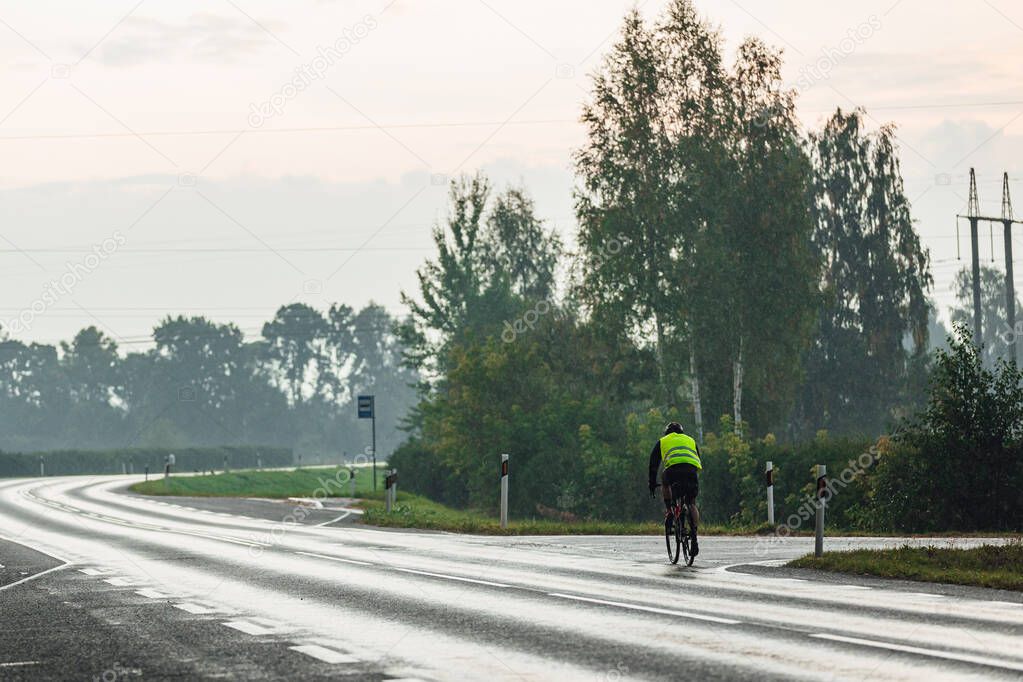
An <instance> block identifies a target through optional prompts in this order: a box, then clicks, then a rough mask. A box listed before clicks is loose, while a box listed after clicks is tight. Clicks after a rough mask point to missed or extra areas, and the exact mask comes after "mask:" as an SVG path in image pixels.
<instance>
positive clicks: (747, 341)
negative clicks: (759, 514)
mask: <svg viewBox="0 0 1023 682" xmlns="http://www.w3.org/2000/svg"><path fill="white" fill-rule="evenodd" d="M781 64H782V60H781V53H780V51H778V50H774V49H771V48H769V47H768V46H766V45H765V44H764V43H763V42H761V41H760V40H757V39H748V40H747V41H745V42H744V43H743V44H742V45H741V46H740V47H739V51H738V56H737V59H736V63H735V67H734V69H733V72H732V75H731V78H730V91H731V93H732V94H731V96H730V97H729V98H728V101H729V105H730V106H729V112H730V120H728V121H726V122H725V124H724V125H722V126H721V128H720V131H721V133H720V134H721V136H722V137H723V138H724V139H723V140H722V142H721V145H720V146H721V148H722V150H723V151H724V152H725V153H724V154H722V155H721V158H726V157H727V158H728V162H727V163H718V164H717V166H718V168H719V169H720V170H721V173H722V177H721V178H720V182H718V183H716V185H715V186H716V187H717V188H718V189H719V192H718V196H717V197H716V198H715V204H716V205H717V206H719V207H721V209H720V211H719V213H718V215H717V216H716V219H715V220H714V221H713V222H711V223H710V224H708V226H707V229H706V231H705V233H704V234H703V238H702V239H701V243H700V247H699V248H698V250H697V255H698V264H699V272H700V277H699V280H698V288H699V289H700V291H701V292H702V293H703V295H704V299H705V300H704V302H703V304H702V305H700V306H699V308H700V310H702V311H705V312H704V314H703V315H702V316H701V318H700V320H699V322H698V325H699V328H701V330H703V331H702V333H701V334H700V338H701V340H703V341H704V343H703V344H701V345H702V355H703V356H704V357H707V358H708V359H710V360H712V362H710V363H709V364H710V366H711V367H715V368H719V371H720V368H724V367H730V369H731V372H730V377H728V378H730V379H731V381H730V382H729V381H727V380H726V377H725V376H723V375H722V376H718V377H713V376H708V379H709V381H710V382H711V383H710V385H712V386H716V387H717V391H715V393H717V394H718V395H729V394H730V395H731V399H732V400H731V403H732V416H733V423H734V426H735V429H736V430H737V431H738V430H740V429H741V428H742V425H743V423H744V421H745V420H747V419H748V420H749V421H751V422H752V423H754V424H756V425H759V426H760V427H762V428H767V427H769V426H772V425H774V424H776V423H778V422H779V421H780V420H781V419H782V418H783V417H784V416H785V415H786V414H787V412H788V410H789V409H790V408H791V406H792V402H793V400H794V398H795V394H796V390H797V389H798V387H799V385H800V378H801V377H800V359H801V355H802V353H803V352H804V351H805V350H806V347H807V345H808V343H809V336H810V331H811V327H812V324H813V321H814V314H815V312H816V310H817V304H818V299H817V296H816V291H817V282H818V276H819V274H818V273H819V270H818V262H817V258H816V254H815V253H814V252H813V249H812V245H811V240H812V235H813V220H812V216H811V207H810V188H809V181H810V177H811V168H810V162H809V158H808V157H807V155H806V153H805V151H804V150H803V146H802V139H801V136H800V132H799V123H798V121H797V119H796V116H795V102H794V93H793V92H792V91H788V90H785V89H784V88H783V86H782V77H781ZM706 311H715V313H716V314H707V312H706ZM723 354H727V356H726V357H722V355H723ZM751 359H752V361H751ZM722 374H723V373H722ZM715 379H716V381H715ZM729 384H730V385H729ZM729 389H730V390H729ZM744 389H748V390H745V391H744ZM744 396H749V398H747V400H746V402H748V403H751V404H752V407H753V410H752V411H750V412H747V413H744V412H743V409H742V407H743V398H744ZM716 403H717V404H720V401H716ZM720 412H723V409H722V410H720Z"/></svg>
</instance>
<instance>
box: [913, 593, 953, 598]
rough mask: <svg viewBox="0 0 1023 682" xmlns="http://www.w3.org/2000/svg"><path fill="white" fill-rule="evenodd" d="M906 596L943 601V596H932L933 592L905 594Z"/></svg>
mask: <svg viewBox="0 0 1023 682" xmlns="http://www.w3.org/2000/svg"><path fill="white" fill-rule="evenodd" d="M906 595H907V596H910V597H924V598H927V599H943V598H944V597H945V595H943V594H934V593H933V592H906Z"/></svg>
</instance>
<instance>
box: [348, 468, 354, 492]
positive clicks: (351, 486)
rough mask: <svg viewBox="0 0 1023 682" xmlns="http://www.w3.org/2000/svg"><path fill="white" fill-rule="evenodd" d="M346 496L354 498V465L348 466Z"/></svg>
mask: <svg viewBox="0 0 1023 682" xmlns="http://www.w3.org/2000/svg"><path fill="white" fill-rule="evenodd" d="M348 490H349V494H348V497H351V498H352V499H355V467H348Z"/></svg>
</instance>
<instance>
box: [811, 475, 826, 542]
mask: <svg viewBox="0 0 1023 682" xmlns="http://www.w3.org/2000/svg"><path fill="white" fill-rule="evenodd" d="M827 473H828V467H827V466H826V465H824V464H818V465H817V538H816V541H815V542H814V547H813V555H814V556H815V557H818V558H820V557H821V556H822V555H823V554H824V508H825V504H826V503H825V495H826V494H827V491H828V477H827Z"/></svg>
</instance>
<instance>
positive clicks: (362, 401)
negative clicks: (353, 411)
mask: <svg viewBox="0 0 1023 682" xmlns="http://www.w3.org/2000/svg"><path fill="white" fill-rule="evenodd" d="M358 405H359V419H370V420H372V421H373V490H376V489H377V410H376V396H372V395H360V396H359V402H358Z"/></svg>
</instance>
